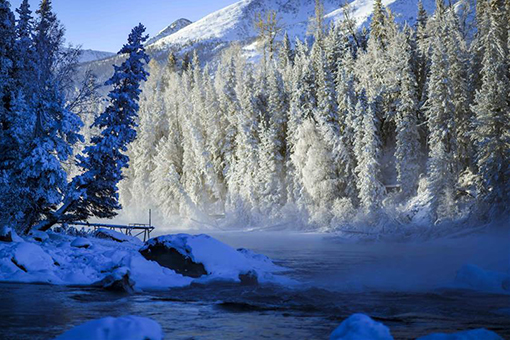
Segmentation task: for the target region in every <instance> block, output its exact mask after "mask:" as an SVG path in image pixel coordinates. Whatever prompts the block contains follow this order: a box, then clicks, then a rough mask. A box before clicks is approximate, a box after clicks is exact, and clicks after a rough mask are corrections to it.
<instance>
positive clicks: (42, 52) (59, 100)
mask: <svg viewBox="0 0 510 340" xmlns="http://www.w3.org/2000/svg"><path fill="white" fill-rule="evenodd" d="M37 14H38V19H37V21H36V24H35V28H34V37H33V42H34V50H35V54H36V55H37V62H36V67H35V69H36V73H35V74H34V75H33V78H32V82H34V84H35V86H34V89H35V93H32V94H29V95H27V96H26V97H27V98H29V97H30V96H33V97H32V98H31V100H33V104H32V105H33V112H34V114H35V126H34V130H33V131H32V133H31V137H32V138H31V143H30V145H29V146H28V147H27V150H30V151H29V152H27V153H26V154H25V155H22V156H21V158H22V159H21V160H20V163H19V165H18V166H19V167H18V169H19V171H20V173H21V174H23V178H22V183H24V185H25V187H26V188H28V190H25V192H24V194H25V196H24V198H23V199H24V200H25V201H26V202H30V204H29V205H26V206H24V207H23V208H24V209H26V211H24V218H23V223H24V224H25V226H24V227H25V231H28V230H30V228H31V227H32V226H34V225H36V224H37V223H38V222H40V221H45V220H47V219H49V218H50V217H51V216H52V215H53V213H54V211H55V209H57V207H58V206H59V204H61V202H62V198H63V195H64V192H65V191H66V190H67V186H68V181H67V173H66V171H65V169H64V167H63V162H65V161H67V160H68V158H69V156H71V154H72V152H73V145H74V144H75V143H76V142H77V141H78V140H81V139H82V137H81V136H80V135H79V133H78V132H79V130H80V128H81V126H82V122H81V120H80V118H79V117H78V116H77V115H76V114H74V113H72V112H70V111H69V110H68V109H67V108H66V103H65V98H64V94H63V92H62V91H63V90H64V84H63V83H62V81H63V79H62V77H61V76H60V75H59V74H58V73H57V72H56V70H59V68H60V66H61V65H60V55H61V51H62V49H63V36H64V29H63V27H62V26H61V25H60V23H59V21H58V20H57V18H56V16H55V14H54V13H53V12H52V8H51V1H49V0H43V1H41V4H40V6H39V9H38V11H37Z"/></svg>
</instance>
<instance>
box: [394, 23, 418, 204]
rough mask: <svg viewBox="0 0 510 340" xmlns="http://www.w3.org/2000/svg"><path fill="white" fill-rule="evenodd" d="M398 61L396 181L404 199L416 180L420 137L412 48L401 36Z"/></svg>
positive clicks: (412, 190) (412, 188) (399, 38)
mask: <svg viewBox="0 0 510 340" xmlns="http://www.w3.org/2000/svg"><path fill="white" fill-rule="evenodd" d="M397 39H398V41H399V45H400V47H401V48H400V49H398V50H397V51H398V54H399V55H400V58H401V67H400V70H399V78H400V94H399V98H398V101H397V113H396V116H395V124H396V147H395V159H396V169H397V181H398V184H399V185H400V188H401V192H402V193H403V195H404V197H406V198H408V197H410V196H411V195H413V194H414V192H415V190H416V188H417V186H418V178H419V165H418V162H419V152H420V145H419V135H418V127H417V111H418V98H417V97H418V96H417V93H416V88H417V84H416V79H415V74H414V72H413V70H412V67H411V63H412V62H413V60H412V56H413V55H412V51H411V46H410V45H409V43H408V42H407V41H406V37H405V34H404V33H400V34H398V36H397Z"/></svg>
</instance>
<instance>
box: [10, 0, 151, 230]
mask: <svg viewBox="0 0 510 340" xmlns="http://www.w3.org/2000/svg"><path fill="white" fill-rule="evenodd" d="M16 12H17V13H18V19H17V20H16V18H15V16H14V13H13V12H12V11H11V10H10V3H9V1H6V0H1V1H0V98H1V101H0V103H1V105H0V150H1V152H0V211H1V216H0V221H1V222H2V235H10V230H11V229H14V230H16V231H18V232H23V233H25V234H27V233H29V232H31V231H32V230H34V231H46V230H48V229H49V228H51V227H52V226H54V225H55V224H56V223H66V222H73V221H80V220H87V219H88V218H90V217H92V216H93V217H98V218H111V217H113V216H115V215H116V210H118V209H120V205H119V203H118V193H117V191H118V190H117V183H118V182H119V180H120V179H121V178H122V169H123V168H125V167H127V166H128V161H129V159H128V157H127V156H126V155H125V154H124V152H125V151H126V150H127V145H128V144H129V143H131V142H132V141H133V140H134V139H135V136H136V131H135V129H134V127H135V125H136V122H135V120H136V117H137V112H138V108H139V107H138V98H139V95H140V93H141V90H140V85H141V82H142V81H144V80H146V79H147V75H148V74H147V72H146V71H145V70H144V66H145V64H146V63H147V62H148V60H149V57H148V56H147V55H146V54H145V50H144V47H143V42H144V41H145V40H146V39H147V36H144V34H143V33H144V31H145V28H144V26H143V25H141V24H140V25H138V26H136V27H135V28H134V29H133V30H132V32H131V34H130V35H129V38H128V43H127V44H125V45H124V47H123V48H122V49H121V50H120V52H119V53H120V54H125V55H126V56H127V59H126V60H125V62H124V63H123V64H122V65H121V66H115V67H114V68H115V73H114V75H113V76H112V77H111V78H110V80H108V81H107V82H106V85H107V86H110V88H111V91H110V94H109V96H108V97H109V99H110V100H109V104H108V105H107V107H106V108H105V110H104V111H103V112H102V113H100V114H97V115H96V117H95V119H94V120H93V123H92V124H91V125H90V127H91V128H92V127H93V128H95V129H96V130H98V131H97V133H96V134H95V135H94V136H92V138H89V139H88V140H87V143H86V145H84V144H83V143H84V142H85V139H84V137H83V135H82V134H81V130H82V128H83V126H84V123H83V121H82V118H81V117H80V114H82V115H83V113H84V112H85V111H84V110H85V109H84V107H85V106H87V105H88V104H89V102H90V101H91V100H92V101H93V100H94V98H95V94H96V89H97V85H96V84H95V82H94V79H95V77H94V76H93V75H89V76H88V77H87V78H86V79H85V81H84V82H83V84H82V86H81V87H80V88H78V89H75V87H74V83H73V76H74V75H75V74H76V71H77V66H78V57H79V55H80V51H79V49H76V48H72V47H68V46H65V44H64V32H65V30H64V27H63V26H62V25H61V24H60V22H59V21H58V19H57V17H56V15H55V13H54V12H53V10H52V4H51V1H50V0H42V1H41V2H40V5H39V8H38V10H37V11H36V15H37V16H36V18H35V19H34V17H33V13H32V11H31V9H30V5H29V3H28V1H27V0H24V1H23V2H22V3H21V6H20V7H19V8H18V9H17V10H16ZM87 128H88V126H87ZM73 171H74V174H73Z"/></svg>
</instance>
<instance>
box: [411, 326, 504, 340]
mask: <svg viewBox="0 0 510 340" xmlns="http://www.w3.org/2000/svg"><path fill="white" fill-rule="evenodd" d="M417 340H503V338H502V337H500V336H499V335H497V334H496V333H494V332H492V331H488V330H486V329H482V328H480V329H474V330H470V331H463V332H458V333H451V334H445V333H435V334H430V335H427V336H422V337H421V338H418V339H417Z"/></svg>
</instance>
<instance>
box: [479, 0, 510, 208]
mask: <svg viewBox="0 0 510 340" xmlns="http://www.w3.org/2000/svg"><path fill="white" fill-rule="evenodd" d="M487 15H488V27H487V32H486V35H485V36H484V37H483V44H484V55H483V60H482V69H481V76H482V78H481V87H480V89H479V90H478V91H477V93H476V98H475V104H474V106H473V111H474V112H475V116H476V118H475V119H476V120H475V130H474V134H473V139H474V142H475V145H476V150H477V151H476V165H477V167H478V172H479V176H480V181H479V192H480V196H481V197H480V198H481V199H482V200H483V201H485V202H487V203H488V204H493V205H495V207H493V208H494V210H495V211H496V210H497V209H498V208H503V209H505V208H507V207H506V206H505V204H508V202H509V192H510V105H509V103H510V98H509V93H508V89H509V88H510V81H509V79H508V66H509V65H508V45H507V39H508V30H507V29H506V27H505V20H506V18H505V12H504V11H503V1H501V0H493V1H491V2H490V8H489V9H488V14H487Z"/></svg>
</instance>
